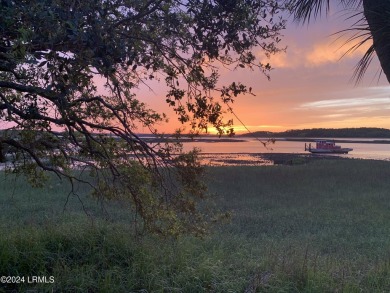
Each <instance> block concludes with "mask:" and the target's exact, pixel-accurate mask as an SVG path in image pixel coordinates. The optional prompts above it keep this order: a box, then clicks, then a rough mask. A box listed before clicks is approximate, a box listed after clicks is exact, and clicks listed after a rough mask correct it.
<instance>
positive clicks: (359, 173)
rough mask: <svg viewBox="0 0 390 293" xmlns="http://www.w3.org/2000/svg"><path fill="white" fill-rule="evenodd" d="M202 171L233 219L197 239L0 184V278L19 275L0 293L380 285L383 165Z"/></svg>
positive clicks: (389, 265) (45, 192)
mask: <svg viewBox="0 0 390 293" xmlns="http://www.w3.org/2000/svg"><path fill="white" fill-rule="evenodd" d="M208 173H209V176H208V180H209V186H210V189H211V190H212V191H213V192H216V193H217V194H218V195H217V196H216V202H217V203H218V205H219V206H220V207H221V208H223V209H225V210H230V211H231V212H232V215H233V217H232V221H231V223H229V224H226V225H221V226H218V227H216V228H215V231H214V232H213V233H212V234H211V235H210V236H209V237H207V238H206V239H203V240H201V239H195V238H192V237H182V238H181V239H179V240H176V241H173V240H167V239H165V240H164V239H160V238H157V237H152V236H146V237H142V238H138V239H136V238H135V237H134V236H133V235H134V234H133V227H132V218H131V217H130V216H129V214H128V213H127V211H126V207H124V206H123V204H120V203H112V204H110V205H106V207H105V208H104V209H103V208H102V206H101V205H100V203H96V202H95V201H94V200H92V199H90V198H88V197H87V196H86V195H85V191H83V190H79V192H78V193H79V195H80V196H79V197H76V196H71V197H70V198H69V200H68V202H67V204H66V205H65V202H66V191H68V188H69V186H67V185H66V184H65V183H63V184H61V183H60V182H57V181H55V180H54V179H53V180H52V181H50V183H48V184H47V187H46V188H45V189H41V190H38V189H31V188H30V187H29V186H28V185H25V184H24V183H23V181H17V182H14V181H12V180H6V181H3V180H2V181H0V195H1V196H0V206H1V209H2V211H1V214H0V219H1V224H0V229H1V230H0V231H1V235H0V275H5V276H20V277H22V276H24V277H25V282H24V283H21V284H0V286H2V287H0V288H1V289H0V292H8V290H12V289H15V290H18V291H15V292H245V291H246V292H390V180H389V178H390V163H388V162H379V161H358V160H345V161H344V160H343V161H318V162H313V163H310V164H307V165H297V166H275V167H270V166H268V167H215V168H210V170H209V171H208ZM1 176H3V175H1ZM64 194H65V196H64ZM84 209H85V210H87V211H88V213H89V214H90V215H91V216H87V215H86V214H85V212H84ZM32 276H40V277H46V280H47V282H46V283H37V282H34V283H31V281H32ZM50 276H53V277H54V282H53V283H51V282H50V281H51V280H52V279H50ZM28 277H29V279H28ZM29 281H30V283H28V282H29ZM41 281H43V279H41ZM9 292H14V291H9Z"/></svg>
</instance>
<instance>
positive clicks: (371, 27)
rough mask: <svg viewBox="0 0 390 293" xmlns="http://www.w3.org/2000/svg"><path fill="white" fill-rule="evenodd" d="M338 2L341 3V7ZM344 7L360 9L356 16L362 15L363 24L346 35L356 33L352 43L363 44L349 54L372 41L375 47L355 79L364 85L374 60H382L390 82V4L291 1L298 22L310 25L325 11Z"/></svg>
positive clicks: (359, 0)
mask: <svg viewBox="0 0 390 293" xmlns="http://www.w3.org/2000/svg"><path fill="white" fill-rule="evenodd" d="M337 2H338V3H337ZM335 3H337V4H341V5H343V6H344V7H345V8H352V9H356V10H357V11H358V12H357V13H356V15H355V16H358V15H360V16H361V17H360V19H359V21H357V22H356V23H355V25H354V26H353V27H351V28H348V29H346V30H344V32H345V31H352V30H353V31H355V33H354V34H353V36H352V37H350V39H349V40H348V41H355V40H358V39H359V41H358V42H357V43H356V44H354V45H352V47H350V49H349V50H348V52H350V51H353V50H356V49H357V48H358V47H360V46H361V45H363V44H364V43H366V42H368V41H371V40H372V45H371V46H370V47H369V49H368V50H367V51H366V53H365V54H364V55H363V57H362V58H361V59H360V61H359V62H358V64H357V66H356V69H355V72H354V77H355V78H356V81H357V82H358V81H360V80H361V78H362V77H363V75H364V73H365V72H366V69H367V67H368V65H369V64H370V63H371V60H372V58H373V57H374V56H375V53H376V55H377V56H378V59H379V62H380V65H381V67H382V71H383V73H384V74H385V75H386V77H387V80H388V81H389V82H390V1H389V0H335V1H330V0H291V1H290V4H291V7H292V11H293V14H294V16H295V18H296V19H297V20H299V21H303V22H309V21H310V20H312V18H314V19H315V18H316V17H317V16H318V15H319V14H321V13H322V12H323V11H324V10H325V12H328V11H329V9H330V5H332V4H335Z"/></svg>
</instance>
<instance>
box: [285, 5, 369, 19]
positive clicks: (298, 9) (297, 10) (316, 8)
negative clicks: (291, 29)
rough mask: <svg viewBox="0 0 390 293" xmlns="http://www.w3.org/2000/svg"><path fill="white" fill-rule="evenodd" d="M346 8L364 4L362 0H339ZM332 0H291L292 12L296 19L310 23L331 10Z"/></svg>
mask: <svg viewBox="0 0 390 293" xmlns="http://www.w3.org/2000/svg"><path fill="white" fill-rule="evenodd" d="M339 1H340V4H341V5H343V6H344V8H351V9H354V8H356V7H359V6H360V5H362V0H339ZM330 2H331V1H330V0H291V1H290V3H289V4H290V7H291V12H292V14H293V15H294V19H295V21H298V22H303V23H309V22H310V21H311V20H312V18H314V20H315V19H316V18H318V17H319V16H320V15H321V14H322V13H323V12H324V11H325V14H327V13H328V12H329V10H330Z"/></svg>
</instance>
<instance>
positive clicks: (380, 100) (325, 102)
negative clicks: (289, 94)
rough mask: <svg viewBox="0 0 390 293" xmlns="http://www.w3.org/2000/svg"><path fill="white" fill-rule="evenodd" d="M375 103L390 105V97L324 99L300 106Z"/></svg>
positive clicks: (365, 104)
mask: <svg viewBox="0 0 390 293" xmlns="http://www.w3.org/2000/svg"><path fill="white" fill-rule="evenodd" d="M373 105H390V98H350V99H335V100H322V101H316V102H310V103H305V104H302V105H301V106H300V108H303V109H305V108H311V109H313V108H340V107H357V106H373Z"/></svg>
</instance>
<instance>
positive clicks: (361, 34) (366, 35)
mask: <svg viewBox="0 0 390 293" xmlns="http://www.w3.org/2000/svg"><path fill="white" fill-rule="evenodd" d="M351 1H353V0H351ZM354 17H359V19H358V20H357V21H355V22H354V23H353V24H352V25H351V27H349V28H347V29H344V30H341V31H339V32H337V33H335V35H342V36H344V35H345V34H348V33H352V34H351V35H350V36H349V37H348V38H347V39H346V41H345V42H344V43H343V45H342V47H344V46H347V45H348V46H349V48H348V49H347V50H346V51H345V52H344V54H343V55H342V56H341V58H343V57H345V56H347V55H349V54H352V53H354V52H355V51H356V50H358V49H359V48H361V47H363V46H364V45H366V44H367V43H371V44H370V46H369V47H368V49H367V50H366V52H365V53H364V54H363V56H362V57H361V58H360V60H359V61H358V63H357V64H356V66H355V69H354V71H353V74H352V80H353V81H355V84H358V83H360V82H361V81H362V79H363V77H364V75H365V73H366V72H367V69H368V67H369V66H370V64H371V62H372V60H373V58H374V56H375V48H374V45H373V43H372V34H371V30H370V27H369V26H368V23H367V21H366V19H365V17H364V14H363V12H358V13H355V14H354V15H352V16H350V17H349V18H348V19H352V18H354ZM341 58H340V59H341Z"/></svg>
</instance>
